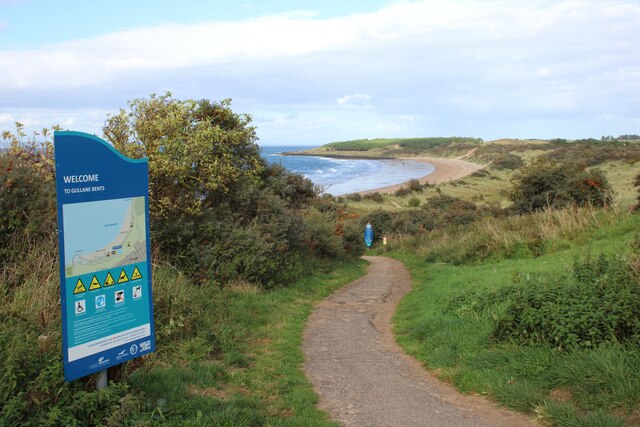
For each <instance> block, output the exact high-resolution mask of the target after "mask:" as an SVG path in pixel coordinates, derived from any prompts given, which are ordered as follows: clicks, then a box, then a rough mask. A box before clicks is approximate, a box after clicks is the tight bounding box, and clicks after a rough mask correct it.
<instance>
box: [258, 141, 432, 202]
mask: <svg viewBox="0 0 640 427" xmlns="http://www.w3.org/2000/svg"><path fill="white" fill-rule="evenodd" d="M261 148H262V156H263V157H264V159H265V160H266V161H267V162H269V163H277V164H280V165H282V166H283V167H285V168H286V169H287V170H289V171H291V172H295V173H299V174H301V175H303V176H304V177H306V178H309V179H310V180H311V182H313V183H314V184H316V185H318V186H320V187H321V188H323V189H324V192H325V193H328V194H331V195H333V196H341V195H344V194H350V193H355V192H358V191H365V190H373V189H376V188H381V187H386V186H388V185H394V184H400V183H402V182H405V181H409V180H410V179H417V178H421V177H423V176H425V175H428V174H430V173H431V172H433V170H434V168H433V166H432V165H430V164H428V163H423V162H416V161H412V160H372V159H334V158H329V157H317V156H291V155H282V153H285V152H291V151H304V150H308V149H311V148H315V147H306V146H295V147H293V146H264V147H261Z"/></svg>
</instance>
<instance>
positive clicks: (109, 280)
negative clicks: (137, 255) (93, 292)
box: [104, 272, 116, 286]
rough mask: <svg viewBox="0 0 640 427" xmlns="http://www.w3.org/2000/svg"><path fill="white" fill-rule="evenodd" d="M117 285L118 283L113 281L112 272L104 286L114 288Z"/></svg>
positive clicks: (108, 274)
mask: <svg viewBox="0 0 640 427" xmlns="http://www.w3.org/2000/svg"><path fill="white" fill-rule="evenodd" d="M115 284H116V281H115V280H113V276H112V275H111V272H109V273H107V278H106V279H105V281H104V285H105V286H113V285H115Z"/></svg>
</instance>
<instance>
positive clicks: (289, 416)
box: [0, 260, 366, 426]
mask: <svg viewBox="0 0 640 427" xmlns="http://www.w3.org/2000/svg"><path fill="white" fill-rule="evenodd" d="M365 269H366V263H365V262H364V261H361V260H360V261H351V262H348V263H341V264H338V263H324V264H319V265H315V266H314V268H313V269H310V270H309V271H313V272H314V273H313V274H310V275H309V276H307V277H306V278H305V279H303V280H300V281H298V282H297V283H296V284H294V285H292V286H290V287H286V288H285V287H281V288H277V289H273V290H262V289H260V288H259V287H257V286H253V285H251V284H249V283H244V282H239V283H235V284H232V285H230V286H228V287H226V288H224V289H219V288H216V287H214V286H194V285H193V284H192V283H190V282H189V281H188V279H187V278H186V277H185V276H184V275H182V274H181V273H180V272H179V271H177V270H175V269H173V268H172V267H170V266H167V265H162V266H157V267H156V268H155V271H154V309H155V310H154V311H155V313H154V314H155V319H156V339H157V351H156V352H155V353H153V354H151V355H148V356H146V357H144V358H140V359H136V360H134V361H132V362H129V363H127V364H123V365H119V366H117V367H114V368H111V369H110V370H109V376H110V380H113V381H112V382H111V383H110V387H109V388H108V389H107V390H106V391H101V392H97V391H95V383H94V381H95V379H94V378H93V377H87V378H85V379H81V380H78V381H74V382H72V383H65V382H63V378H62V363H61V361H60V356H59V355H60V350H61V349H60V346H61V345H60V331H59V329H60V322H59V320H58V318H56V317H54V318H53V319H52V321H51V323H49V324H48V325H46V326H43V325H42V322H41V321H40V320H39V318H40V316H37V315H35V314H34V316H33V319H30V318H27V317H25V316H19V313H20V310H22V307H24V305H25V303H26V301H28V298H29V297H28V295H29V294H28V292H26V290H25V292H22V290H21V289H17V290H16V291H15V292H12V293H11V294H10V295H6V296H7V297H8V298H7V299H6V304H5V305H4V306H3V307H2V309H1V310H0V325H1V326H2V329H0V344H1V346H0V347H1V348H0V356H2V358H3V360H4V361H5V362H6V363H4V365H3V367H2V369H0V378H1V379H2V380H3V381H2V384H1V385H0V404H1V405H0V425H25V426H29V425H105V426H152V425H153V426H157V425H161V426H250V425H272V426H323V425H335V424H334V423H332V422H331V421H330V420H328V418H327V416H326V414H325V413H323V412H321V411H319V410H317V409H316V408H315V403H316V400H317V397H316V395H315V393H314V391H313V388H312V386H311V384H310V383H309V382H308V381H307V379H306V377H305V376H304V374H303V372H302V370H301V366H302V363H303V354H302V350H301V348H300V345H301V341H302V332H303V327H304V323H305V320H306V318H307V316H308V315H309V313H310V312H311V310H312V308H313V304H314V303H315V302H316V301H318V300H320V299H322V298H324V297H326V296H328V295H329V294H331V293H332V292H334V291H335V290H336V289H338V288H340V287H341V286H343V285H345V284H348V283H350V282H352V281H353V280H355V279H356V278H358V277H360V276H361V275H363V274H364V272H365ZM51 270H52V271H54V270H55V269H54V268H53V267H52V269H51ZM52 274H53V273H52ZM27 285H29V284H27ZM27 285H25V286H27ZM46 288H47V289H50V290H51V292H49V294H51V295H50V296H51V298H49V299H50V300H51V301H53V303H52V304H51V305H52V306H51V307H48V308H46V311H47V312H54V313H55V311H56V304H55V293H56V292H55V288H56V286H55V277H54V276H52V277H51V286H47V287H46ZM29 312H32V311H28V313H29ZM38 322H40V323H38ZM43 331H44V332H47V333H48V335H49V337H52V338H53V341H51V348H49V350H48V351H46V352H39V351H33V349H34V348H37V346H38V344H37V343H38V334H40V333H42V332H43Z"/></svg>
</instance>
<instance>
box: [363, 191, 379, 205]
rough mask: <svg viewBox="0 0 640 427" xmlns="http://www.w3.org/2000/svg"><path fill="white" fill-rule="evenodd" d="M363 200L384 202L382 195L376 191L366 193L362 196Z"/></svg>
mask: <svg viewBox="0 0 640 427" xmlns="http://www.w3.org/2000/svg"><path fill="white" fill-rule="evenodd" d="M364 198H365V199H367V200H372V201H374V202H376V203H382V202H384V197H383V196H382V194H380V193H379V192H377V191H374V192H373V193H368V194H365V195H364Z"/></svg>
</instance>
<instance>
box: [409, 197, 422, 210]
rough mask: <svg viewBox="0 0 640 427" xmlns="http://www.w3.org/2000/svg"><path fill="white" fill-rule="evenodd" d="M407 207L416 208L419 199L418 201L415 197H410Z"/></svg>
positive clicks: (418, 204)
mask: <svg viewBox="0 0 640 427" xmlns="http://www.w3.org/2000/svg"><path fill="white" fill-rule="evenodd" d="M408 204H409V207H412V208H417V207H418V206H420V199H418V198H417V197H412V198H411V199H409V203H408Z"/></svg>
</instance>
